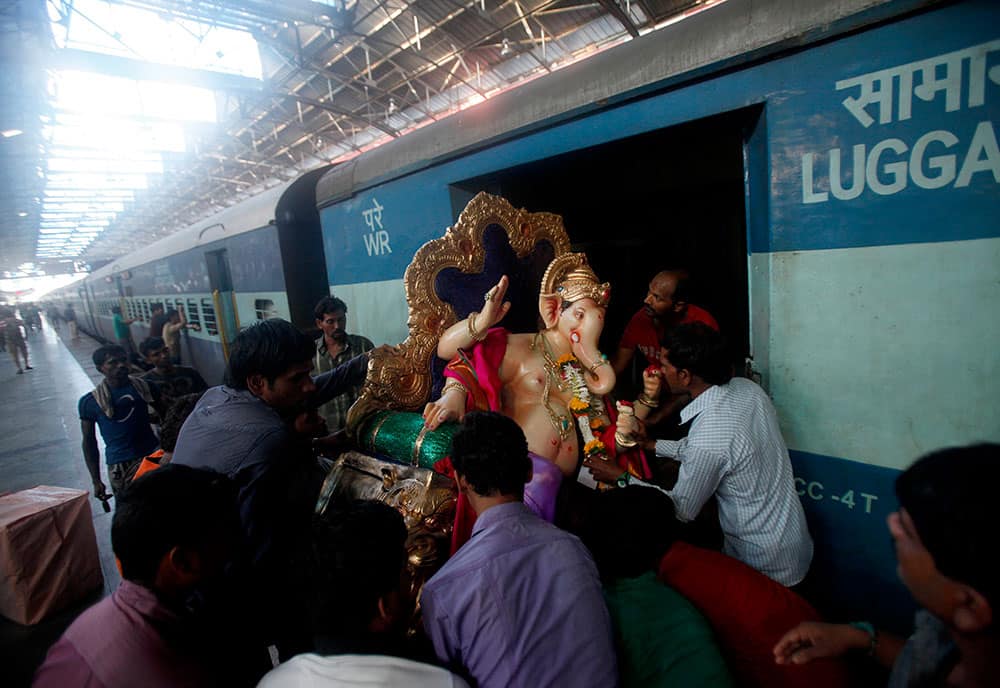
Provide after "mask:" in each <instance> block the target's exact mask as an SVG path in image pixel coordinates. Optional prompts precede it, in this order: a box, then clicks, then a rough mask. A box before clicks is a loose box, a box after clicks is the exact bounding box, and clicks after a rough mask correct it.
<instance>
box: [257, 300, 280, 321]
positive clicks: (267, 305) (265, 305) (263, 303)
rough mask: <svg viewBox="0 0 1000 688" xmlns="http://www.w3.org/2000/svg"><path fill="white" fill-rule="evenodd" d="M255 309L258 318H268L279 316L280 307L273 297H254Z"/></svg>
mask: <svg viewBox="0 0 1000 688" xmlns="http://www.w3.org/2000/svg"><path fill="white" fill-rule="evenodd" d="M253 310H254V312H255V313H256V314H257V319H258V320H267V319H269V318H277V317H278V309H277V308H275V306H274V301H272V300H271V299H254V302H253Z"/></svg>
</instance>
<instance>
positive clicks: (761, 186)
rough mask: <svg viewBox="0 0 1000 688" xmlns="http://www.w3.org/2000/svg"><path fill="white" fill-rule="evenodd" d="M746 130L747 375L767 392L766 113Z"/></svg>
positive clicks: (762, 109) (762, 111)
mask: <svg viewBox="0 0 1000 688" xmlns="http://www.w3.org/2000/svg"><path fill="white" fill-rule="evenodd" d="M755 109H756V116H753V117H751V118H748V120H747V121H746V124H745V127H744V130H743V201H744V204H745V206H744V213H743V217H744V220H745V224H746V249H747V256H746V259H747V271H746V278H747V299H748V301H747V334H748V341H747V355H746V361H745V368H744V371H743V373H744V375H746V377H748V378H749V379H751V380H753V381H754V382H756V383H757V384H759V385H761V386H762V387H764V389H767V388H768V385H767V372H768V370H769V367H770V365H769V357H770V345H769V343H770V335H771V314H770V308H771V273H770V270H769V269H768V265H769V263H768V260H767V259H768V255H769V252H768V250H767V249H768V248H769V244H770V242H769V241H768V237H769V232H770V217H769V214H770V197H771V196H770V173H769V164H770V163H769V159H768V140H767V110H766V108H765V107H764V105H763V104H761V105H758V106H756V108H755Z"/></svg>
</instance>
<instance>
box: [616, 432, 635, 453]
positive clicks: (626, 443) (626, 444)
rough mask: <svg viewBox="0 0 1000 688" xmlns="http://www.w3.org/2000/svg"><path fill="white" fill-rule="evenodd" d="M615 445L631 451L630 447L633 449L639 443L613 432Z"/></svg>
mask: <svg viewBox="0 0 1000 688" xmlns="http://www.w3.org/2000/svg"><path fill="white" fill-rule="evenodd" d="M615 444H617V445H618V446H619V447H621V448H622V449H631V448H632V447H634V446H635V445H637V444H639V443H638V442H636V441H635V440H630V439H628V438H626V437H623V436H622V434H621V433H620V432H618V431H617V430H615Z"/></svg>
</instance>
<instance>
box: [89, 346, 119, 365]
mask: <svg viewBox="0 0 1000 688" xmlns="http://www.w3.org/2000/svg"><path fill="white" fill-rule="evenodd" d="M112 356H121V357H122V358H123V359H125V360H128V354H126V353H125V349H123V348H121V347H120V346H118V345H117V344H108V345H107V346H102V347H100V348H98V349H97V350H96V351H94V353H93V354H92V355H91V357H90V358H91V360H93V361H94V365H95V366H97V368H98V370H100V368H101V366H102V365H104V362H105V361H106V360H108V359H109V358H111V357H112Z"/></svg>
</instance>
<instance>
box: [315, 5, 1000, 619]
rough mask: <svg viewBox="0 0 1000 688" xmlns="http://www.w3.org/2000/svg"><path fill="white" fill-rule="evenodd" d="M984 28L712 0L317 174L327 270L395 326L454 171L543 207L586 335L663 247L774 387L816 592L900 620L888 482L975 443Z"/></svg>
mask: <svg viewBox="0 0 1000 688" xmlns="http://www.w3.org/2000/svg"><path fill="white" fill-rule="evenodd" d="M998 27H1000V6H998V5H997V4H996V3H992V2H989V1H988V0H970V1H968V2H957V3H935V2H870V1H864V0H859V1H853V2H852V1H844V2H837V3H828V2H823V1H819V0H817V1H814V2H801V1H784V0H771V1H770V2H752V3H751V2H747V1H744V0H729V1H728V2H726V3H724V4H722V5H719V6H715V7H712V8H711V9H708V10H706V11H704V12H702V13H700V14H697V15H695V16H692V17H690V18H688V19H685V20H684V21H682V22H679V23H677V24H674V25H672V26H669V27H666V28H664V29H661V30H659V31H657V32H654V33H652V34H650V35H646V36H644V37H642V38H638V39H636V40H633V41H631V42H629V43H627V44H624V45H622V46H619V47H616V48H614V49H611V50H608V51H605V52H604V53H602V54H600V55H597V56H595V57H593V58H591V59H589V60H587V61H586V62H583V63H580V64H577V65H573V66H571V67H568V68H565V69H562V70H560V71H558V72H556V73H554V74H551V75H548V76H546V77H543V78H540V79H538V80H536V81H534V82H531V83H528V84H525V85H523V86H521V87H520V88H518V89H516V90H514V91H511V92H508V93H504V94H500V95H498V96H496V97H494V98H491V99H490V100H488V101H486V102H483V103H481V104H479V105H477V106H475V107H473V108H471V109H469V110H466V111H464V112H462V113H460V114H457V115H454V116H452V117H450V118H448V119H447V120H444V121H442V122H439V123H435V124H433V125H431V126H428V127H425V128H423V129H421V130H419V131H416V132H413V133H411V134H409V135H408V136H406V137H405V138H403V139H401V140H398V141H395V142H392V143H391V144H389V145H386V146H383V147H381V148H379V149H376V150H373V151H371V152H368V153H366V154H364V155H362V156H359V157H358V158H356V159H355V160H353V161H351V162H349V163H347V164H344V165H341V166H340V167H338V168H335V169H333V170H331V171H330V172H329V173H327V174H326V175H325V176H324V177H323V179H321V180H320V183H319V188H318V193H317V196H318V203H319V206H320V208H321V211H320V213H321V219H322V224H323V239H324V245H325V249H326V257H327V271H328V276H329V289H330V291H331V292H333V293H336V294H337V295H338V296H340V297H342V298H343V299H344V300H345V301H346V302H347V303H348V305H349V307H350V312H351V319H352V330H353V331H357V332H361V333H363V334H365V335H367V336H369V337H371V338H372V339H374V340H377V341H383V340H384V341H389V342H396V341H401V340H402V339H403V338H405V336H406V333H407V332H406V329H405V325H404V323H405V316H406V306H405V302H404V297H403V286H402V276H403V271H404V270H405V268H406V265H407V264H408V262H409V260H410V258H411V257H412V256H413V253H414V251H415V250H416V249H417V248H418V247H419V246H420V245H422V244H423V243H424V242H426V241H427V240H429V239H431V238H434V237H436V236H439V235H440V233H441V230H442V228H443V227H446V226H448V225H450V224H452V223H453V222H454V220H455V219H456V217H457V214H458V213H459V212H460V210H461V208H462V207H464V205H465V203H466V201H467V200H468V199H470V198H471V197H472V196H473V195H474V194H475V193H476V192H478V191H481V190H486V191H490V192H492V193H498V194H501V195H503V196H506V197H507V198H508V199H509V200H510V201H511V202H512V203H513V204H514V205H515V206H521V207H526V208H528V209H529V210H545V211H552V212H556V213H559V214H561V215H563V217H564V218H565V220H566V226H567V229H568V230H569V234H570V237H571V238H572V240H573V242H574V250H585V251H586V252H587V254H588V256H590V258H591V261H592V262H593V263H594V265H595V268H596V270H597V272H598V274H599V275H601V277H602V279H608V280H610V281H611V282H612V284H613V285H614V290H615V293H614V296H613V299H612V306H611V309H610V310H609V313H608V326H607V328H606V331H608V332H611V333H612V335H610V336H611V340H610V341H607V342H605V343H604V346H605V347H606V348H605V350H608V349H611V348H613V347H614V344H615V342H614V341H613V337H614V336H615V335H617V334H618V333H620V332H621V331H622V327H623V325H624V323H625V322H626V321H627V319H628V317H629V316H630V315H631V314H632V313H633V312H634V311H635V310H636V308H637V307H638V304H639V303H640V300H641V298H642V297H643V295H644V294H645V286H646V283H647V280H648V279H649V276H650V275H651V274H653V272H654V271H655V269H656V268H657V267H659V266H663V265H671V264H673V265H677V264H679V265H686V266H688V267H690V268H691V269H693V270H694V272H695V273H696V274H698V275H700V277H701V289H700V291H699V296H698V300H697V302H698V303H701V304H702V305H705V306H707V307H708V309H709V310H710V311H711V312H713V313H714V314H715V315H716V317H717V319H718V320H719V322H720V324H721V326H722V329H723V331H724V333H725V334H726V335H727V336H728V338H729V339H730V340H731V342H732V343H733V344H734V345H735V347H736V348H737V350H738V353H740V354H741V355H742V356H745V357H746V360H747V362H748V363H749V367H750V374H751V375H754V376H755V377H756V378H758V379H759V380H760V381H761V383H762V384H763V385H764V387H765V388H766V389H767V390H768V392H769V393H770V394H771V396H772V398H773V399H774V402H775V404H776V406H777V409H778V412H779V416H780V419H781V422H782V428H783V432H784V435H785V438H786V440H787V442H788V445H789V447H790V449H791V454H792V461H793V465H794V468H795V474H796V478H795V482H796V486H797V488H798V492H799V495H800V496H801V498H802V501H803V504H804V506H805V508H806V512H807V514H808V517H809V520H810V527H811V530H812V533H813V536H814V538H815V541H816V555H815V560H814V567H813V570H814V573H815V574H816V575H817V578H818V581H817V582H818V588H819V589H820V590H825V591H826V593H827V597H826V600H825V602H826V604H825V605H824V606H825V607H826V608H827V609H828V610H832V611H833V612H834V614H835V616H836V617H838V618H852V617H853V618H874V619H875V620H877V621H880V622H882V623H885V624H887V625H889V626H890V627H896V628H897V629H905V627H906V626H907V625H908V624H909V621H910V615H911V612H912V606H911V605H912V603H911V602H910V600H909V597H908V595H907V594H906V592H905V590H904V589H903V588H902V586H901V585H900V584H899V583H898V581H897V579H896V574H895V561H894V554H893V552H892V548H891V545H890V540H889V537H888V533H887V531H886V529H885V518H886V516H887V515H888V514H889V513H890V512H891V511H892V510H894V508H895V506H896V501H895V497H894V493H893V481H894V479H895V476H896V475H897V474H898V472H899V471H900V470H901V469H902V468H904V467H906V466H907V465H908V464H909V463H910V462H911V461H912V460H913V459H914V458H915V457H917V456H918V455H920V454H922V453H924V452H927V451H929V450H932V449H935V448H937V447H941V446H945V445H951V444H957V443H968V442H972V441H976V440H993V441H998V440H1000V420H998V398H997V392H996V387H995V379H996V376H997V371H998V370H1000V353H998V348H997V347H996V345H995V343H996V342H997V341H1000V319H998V318H997V317H996V313H997V310H996V304H997V302H998V297H1000V275H998V272H1000V239H998V236H1000V222H998V210H1000V205H998V201H1000V194H998V189H1000V186H998V184H1000V151H998V146H997V136H996V121H997V116H998V104H1000V29H998ZM821 601H822V600H821Z"/></svg>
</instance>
